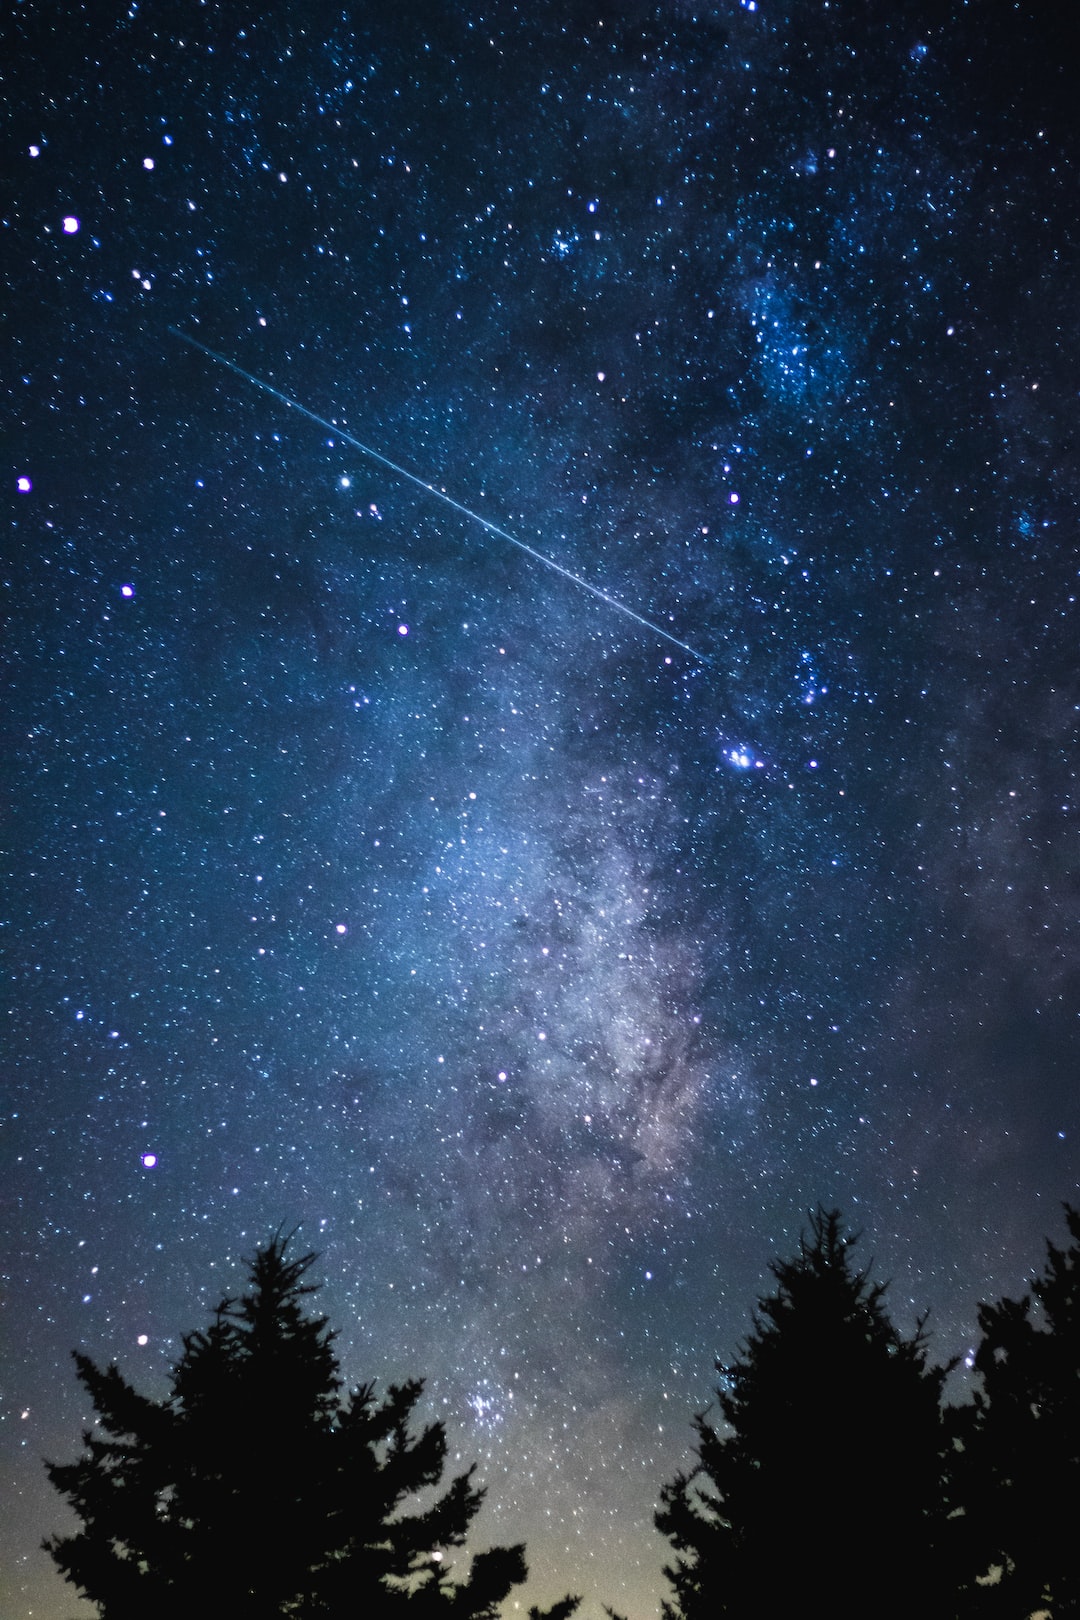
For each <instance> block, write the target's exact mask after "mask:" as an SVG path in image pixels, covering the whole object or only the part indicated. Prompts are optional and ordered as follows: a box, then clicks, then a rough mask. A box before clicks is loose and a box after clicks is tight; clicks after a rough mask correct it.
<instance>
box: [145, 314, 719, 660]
mask: <svg viewBox="0 0 1080 1620" xmlns="http://www.w3.org/2000/svg"><path fill="white" fill-rule="evenodd" d="M168 331H169V333H170V334H171V336H172V337H174V338H179V339H180V342H181V343H187V344H189V345H190V347H191V348H193V349H199V350H200V351H201V352H202V353H203V354H205V355H207V356H208V357H209V358H210V359H211V360H214V361H216V362H217V364H218V365H219V366H224V367H225V368H226V370H228V371H232V372H235V373H236V375H237V376H238V377H243V379H244V381H245V382H249V383H251V385H252V387H254V388H261V389H262V391H263V393H264V394H272V395H273V397H274V398H275V399H277V400H280V401H281V403H282V404H283V405H288V406H289V408H290V409H291V410H294V411H299V412H300V415H301V416H306V417H307V418H308V421H309V422H315V423H317V424H318V426H319V427H321V428H326V429H328V431H329V432H331V433H333V434H336V436H337V437H338V438H339V439H344V440H345V442H346V444H351V445H353V446H354V447H355V448H356V449H357V450H361V451H363V453H364V455H365V456H370V457H371V459H372V461H377V462H379V463H380V465H381V466H383V467H388V468H389V469H390V471H391V472H392V473H396V474H397V476H398V477H399V478H407V479H408V481H409V483H410V484H415V485H416V487H417V488H418V489H422V490H424V491H425V493H426V494H428V495H434V496H435V499H436V500H439V501H442V502H443V503H444V504H445V505H446V506H450V507H452V508H453V510H454V511H455V512H460V514H461V516H462V517H467V518H471V519H472V520H473V522H474V523H479V525H480V527H481V528H482V529H486V530H487V532H488V534H495V535H498V537H499V539H500V540H507V541H509V543H510V545H512V546H516V547H517V548H518V550H519V551H523V552H525V554H526V556H528V557H531V558H532V559H533V561H534V562H538V563H543V565H544V567H545V568H550V569H552V570H553V572H554V573H556V574H561V575H562V577H563V579H568V580H570V582H571V584H573V585H578V586H580V588H581V589H582V590H583V591H588V593H589V595H590V596H595V597H596V598H597V599H598V601H601V602H606V603H607V605H608V607H612V608H616V609H617V610H618V612H620V613H625V615H626V617H627V618H628V619H633V620H634V623H635V624H640V625H643V626H644V628H645V629H646V630H651V631H652V633H653V635H655V636H662V637H663V639H664V640H665V641H670V642H671V644H672V646H673V647H678V648H679V649H680V650H681V651H682V652H684V653H689V654H690V657H691V658H693V659H696V661H697V662H698V663H699V664H711V663H712V659H711V658H709V657H707V656H706V654H705V653H700V652H698V651H697V650H696V649H695V648H693V647H691V646H689V645H688V643H687V642H685V641H680V640H679V638H678V636H673V635H672V634H671V633H670V632H669V631H667V630H665V629H663V628H662V626H661V625H658V624H654V622H653V621H652V619H647V618H646V617H645V615H644V614H642V613H638V612H636V611H635V609H634V608H632V607H627V605H626V603H625V602H620V601H619V600H618V598H617V597H615V596H609V595H608V593H607V591H602V590H601V589H600V587H599V586H598V585H590V584H589V582H588V580H587V579H582V577H581V575H580V574H574V573H571V571H570V569H569V568H564V567H563V565H562V563H559V562H556V561H555V559H554V557H548V556H546V555H545V554H544V552H542V551H537V550H536V548H535V547H534V546H530V545H526V543H525V541H524V540H519V539H518V538H517V536H516V535H514V534H510V533H508V531H507V530H506V529H500V528H499V525H498V524H497V523H489V522H488V520H487V518H484V517H481V516H480V514H479V512H474V511H473V510H472V508H471V507H468V506H463V505H462V504H461V502H460V501H455V500H454V499H453V497H452V496H450V495H447V494H446V493H445V491H443V490H441V489H436V488H435V485H434V484H429V483H427V481H426V480H425V479H423V478H418V477H417V475H416V473H411V472H410V471H409V469H408V468H407V467H401V466H399V465H398V463H397V462H396V461H391V460H390V458H389V456H384V455H382V454H380V452H379V451H378V450H373V449H372V448H371V446H370V444H364V443H363V442H362V441H361V440H360V439H358V438H356V437H355V436H354V435H353V434H352V433H346V431H345V429H344V428H341V427H338V425H337V424H336V423H335V422H329V421H327V419H326V417H325V416H318V415H317V414H316V413H315V412H314V411H309V410H308V408H307V406H306V405H301V403H300V401H299V400H297V399H291V398H290V396H289V395H288V394H283V393H282V392H281V389H280V388H275V387H274V386H273V384H272V383H268V382H264V381H263V380H262V378H261V377H256V376H255V375H254V374H253V373H252V372H250V371H245V370H244V368H243V366H238V365H237V364H236V361H235V360H228V359H226V357H225V356H224V355H223V354H218V352H217V350H216V349H211V348H209V347H208V346H207V345H206V344H205V343H200V342H199V340H198V338H193V337H190V336H189V335H188V333H187V332H181V331H180V329H179V327H176V326H170V327H169V328H168Z"/></svg>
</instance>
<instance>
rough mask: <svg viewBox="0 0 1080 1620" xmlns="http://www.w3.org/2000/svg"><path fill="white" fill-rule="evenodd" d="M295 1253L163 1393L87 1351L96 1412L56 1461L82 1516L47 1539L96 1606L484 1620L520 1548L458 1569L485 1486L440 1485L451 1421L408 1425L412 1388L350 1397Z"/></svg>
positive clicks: (113, 1612)
mask: <svg viewBox="0 0 1080 1620" xmlns="http://www.w3.org/2000/svg"><path fill="white" fill-rule="evenodd" d="M287 1250H288V1240H287V1239H282V1238H280V1237H278V1238H275V1239H274V1240H273V1241H272V1242H271V1243H270V1244H269V1245H268V1246H267V1247H266V1248H264V1249H260V1250H259V1252H258V1253H257V1254H256V1256H255V1259H254V1261H253V1262H252V1264H251V1273H250V1274H251V1287H250V1291H249V1292H248V1293H246V1294H244V1295H243V1297H242V1298H240V1299H239V1300H236V1301H234V1300H225V1301H223V1302H222V1304H221V1305H220V1306H219V1307H218V1310H217V1312H216V1314H215V1317H214V1320H213V1322H212V1323H211V1325H210V1326H209V1328H207V1329H206V1330H205V1331H204V1332H197V1333H192V1334H190V1335H188V1336H187V1337H186V1338H185V1339H184V1341H183V1354H182V1355H181V1357H180V1359H179V1361H178V1363H177V1365H176V1366H175V1368H174V1369H173V1373H172V1387H171V1391H170V1394H169V1395H168V1397H167V1398H166V1399H165V1400H163V1401H154V1400H150V1399H148V1398H147V1397H145V1396H143V1395H140V1394H139V1393H138V1392H137V1391H136V1390H135V1389H134V1388H133V1387H132V1386H131V1385H130V1384H129V1383H128V1382H127V1381H126V1379H124V1378H123V1377H122V1375H121V1374H120V1372H119V1371H118V1369H117V1368H116V1367H115V1366H109V1367H107V1368H105V1369H102V1368H101V1367H99V1366H97V1365H96V1364H95V1363H94V1362H93V1361H91V1360H90V1359H89V1357H87V1356H83V1355H79V1354H76V1356H75V1361H76V1366H77V1369H78V1375H79V1378H80V1380H81V1382H82V1384H83V1385H84V1387H85V1389H86V1391H87V1393H88V1394H89V1396H90V1398H91V1400H92V1402H93V1405H94V1409H95V1411H96V1413H97V1424H96V1427H95V1429H94V1430H93V1431H90V1432H88V1433H86V1434H85V1435H84V1437H83V1438H84V1444H85V1448H86V1449H85V1451H84V1454H83V1456H82V1457H81V1458H80V1459H79V1460H78V1461H77V1462H74V1463H66V1464H58V1463H50V1464H48V1465H47V1467H48V1473H49V1477H50V1479H51V1481H52V1483H53V1484H54V1485H55V1486H56V1487H57V1489H58V1490H59V1491H60V1492H61V1493H62V1494H63V1495H64V1496H65V1497H66V1498H67V1499H68V1501H69V1502H70V1504H71V1506H72V1507H73V1508H74V1510H75V1513H76V1515H77V1516H78V1518H79V1520H80V1521H81V1525H80V1528H79V1529H78V1530H77V1531H76V1532H75V1533H74V1534H73V1535H68V1536H54V1537H52V1538H51V1539H50V1540H49V1541H47V1542H46V1543H45V1546H46V1549H47V1550H48V1551H49V1552H50V1553H51V1555H52V1557H53V1559H54V1560H55V1562H56V1564H57V1565H58V1566H59V1568H60V1570H61V1571H62V1572H63V1574H64V1576H65V1577H66V1578H67V1579H68V1580H69V1581H71V1582H72V1583H73V1584H74V1585H75V1586H76V1587H77V1588H78V1589H79V1591H80V1592H81V1593H83V1595H84V1596H86V1597H88V1598H89V1599H90V1600H91V1602H93V1603H95V1604H96V1605H97V1608H98V1612H99V1614H100V1616H101V1617H102V1620H136V1617H138V1620H146V1617H147V1616H153V1617H154V1620H192V1617H193V1616H195V1615H198V1614H205V1615H211V1616H217V1615H221V1616H222V1617H224V1616H228V1617H229V1620H272V1617H286V1616H287V1617H295V1620H337V1617H339V1616H345V1615H349V1616H353V1615H358V1614H362V1615H364V1616H365V1617H367V1616H371V1617H372V1620H382V1617H384V1616H385V1617H387V1620H392V1617H393V1616H395V1615H398V1614H404V1613H405V1612H406V1611H407V1613H408V1614H409V1616H410V1617H415V1620H439V1617H445V1620H490V1617H492V1616H494V1615H495V1613H496V1611H497V1608H498V1605H499V1604H500V1603H501V1602H502V1600H503V1599H504V1598H505V1597H506V1596H507V1594H508V1593H509V1592H510V1591H511V1590H512V1588H513V1587H514V1586H516V1585H517V1584H519V1583H520V1582H521V1581H523V1580H524V1579H525V1574H526V1568H525V1557H524V1548H523V1547H520V1546H519V1547H494V1548H491V1549H489V1550H488V1551H486V1552H482V1553H480V1554H478V1555H477V1556H476V1557H475V1558H474V1559H473V1560H472V1565H471V1569H470V1572H469V1576H468V1578H467V1580H465V1581H462V1582H457V1581H454V1580H452V1579H451V1575H450V1567H451V1566H450V1560H449V1558H448V1556H447V1554H448V1553H449V1552H450V1551H451V1550H452V1549H454V1548H457V1547H461V1546H462V1545H463V1544H464V1542H465V1539H466V1534H467V1532H468V1529H469V1526H470V1523H471V1521H472V1519H473V1518H474V1516H475V1514H476V1512H477V1510H478V1508H479V1506H480V1502H481V1499H482V1496H483V1493H482V1491H480V1490H478V1489H477V1488H476V1486H475V1485H474V1484H473V1479H472V1470H469V1471H468V1472H467V1473H463V1474H459V1475H458V1476H457V1477H456V1478H455V1479H453V1480H452V1481H451V1482H450V1484H449V1486H447V1487H446V1488H445V1489H443V1490H442V1491H441V1494H435V1495H434V1496H432V1492H433V1491H434V1490H435V1489H436V1487H439V1486H440V1483H441V1481H442V1475H443V1470H444V1465H445V1461H446V1435H445V1431H444V1429H443V1427H442V1425H441V1424H439V1423H434V1424H431V1425H429V1426H428V1427H427V1428H424V1429H422V1430H421V1431H420V1432H419V1433H413V1432H412V1429H411V1422H412V1417H413V1412H414V1408H415V1406H416V1403H417V1401H418V1400H419V1398H420V1394H421V1389H422V1386H421V1384H420V1383H419V1382H415V1381H414V1382H408V1383H404V1384H396V1385H391V1386H390V1387H389V1389H388V1391H387V1394H386V1395H385V1397H384V1398H382V1399H381V1400H380V1399H377V1398H376V1396H375V1393H374V1389H373V1387H372V1386H371V1385H370V1384H369V1385H365V1386H363V1387H361V1388H359V1389H357V1390H355V1391H354V1392H353V1393H352V1394H351V1395H348V1396H347V1397H343V1395H342V1381H341V1377H340V1372H339V1368H338V1363H337V1360H336V1357H335V1355H334V1350H333V1337H334V1336H333V1334H332V1333H331V1332H330V1331H329V1328H328V1326H327V1321H326V1318H325V1317H321V1316H313V1315H310V1314H308V1313H307V1311H306V1310H305V1306H304V1296H305V1295H307V1294H309V1293H310V1292H311V1291H312V1290H311V1288H310V1286H308V1285H307V1284H305V1282H304V1280H303V1279H304V1277H305V1276H306V1274H307V1272H308V1270H309V1268H310V1266H311V1264H312V1262H313V1259H314V1256H312V1255H304V1256H302V1257H299V1258H296V1259H292V1258H290V1257H289V1254H288V1252H287ZM418 1493H424V1498H423V1499H424V1503H425V1505H423V1506H421V1505H419V1504H418V1502H417V1500H416V1499H417V1495H418Z"/></svg>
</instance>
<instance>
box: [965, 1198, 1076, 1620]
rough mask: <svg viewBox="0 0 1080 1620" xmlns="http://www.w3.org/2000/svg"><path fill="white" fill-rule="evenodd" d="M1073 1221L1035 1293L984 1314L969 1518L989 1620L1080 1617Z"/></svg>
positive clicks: (968, 1457) (978, 1595) (968, 1450)
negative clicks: (1067, 1238) (1043, 1614)
mask: <svg viewBox="0 0 1080 1620" xmlns="http://www.w3.org/2000/svg"><path fill="white" fill-rule="evenodd" d="M1065 1218H1066V1222H1067V1224H1068V1230H1069V1236H1070V1238H1071V1240H1072V1241H1071V1243H1070V1244H1069V1246H1068V1247H1067V1248H1065V1249H1059V1248H1056V1247H1055V1245H1054V1244H1052V1243H1049V1242H1048V1243H1047V1246H1046V1247H1047V1261H1046V1268H1045V1270H1044V1271H1043V1273H1042V1275H1041V1276H1039V1277H1037V1278H1036V1279H1035V1281H1034V1282H1033V1283H1032V1285H1031V1292H1030V1293H1029V1294H1026V1295H1025V1296H1024V1297H1023V1298H1022V1299H1019V1300H1015V1299H1002V1300H999V1301H998V1302H997V1303H996V1304H993V1305H985V1304H984V1305H980V1306H979V1327H980V1330H981V1334H982V1337H981V1340H980V1343H979V1346H978V1349H977V1351H976V1355H975V1367H976V1370H977V1371H978V1373H979V1375H980V1379H981V1382H982V1389H981V1391H980V1392H979V1393H978V1394H977V1395H976V1397H975V1403H974V1407H973V1408H972V1409H969V1411H970V1422H969V1425H968V1429H967V1433H966V1435H965V1439H964V1452H963V1460H964V1463H965V1464H966V1468H965V1491H964V1508H965V1519H966V1520H967V1521H968V1524H969V1525H970V1529H971V1539H972V1549H973V1568H974V1570H975V1571H976V1572H977V1574H978V1575H979V1576H981V1577H982V1578H983V1582H985V1584H978V1585H973V1587H972V1590H971V1596H972V1599H973V1601H972V1604H971V1612H972V1613H974V1614H984V1615H986V1616H988V1617H989V1616H1002V1617H1006V1616H1007V1617H1013V1616H1015V1617H1016V1620H1026V1617H1027V1616H1028V1615H1031V1614H1034V1613H1035V1612H1036V1611H1040V1612H1048V1613H1050V1614H1051V1615H1053V1616H1054V1617H1055V1620H1056V1617H1057V1616H1063V1615H1076V1614H1080V1533H1078V1525H1077V1503H1078V1501H1080V1210H1076V1209H1073V1208H1071V1207H1069V1206H1068V1205H1066V1207H1065ZM987 1577H991V1578H990V1579H989V1580H987Z"/></svg>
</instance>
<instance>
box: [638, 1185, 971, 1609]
mask: <svg viewBox="0 0 1080 1620" xmlns="http://www.w3.org/2000/svg"><path fill="white" fill-rule="evenodd" d="M854 1241H855V1239H854V1238H853V1237H850V1236H846V1235H845V1234H844V1231H843V1229H842V1225H841V1220H840V1216H839V1214H838V1213H837V1212H836V1211H830V1212H824V1211H821V1210H819V1211H818V1212H817V1213H816V1214H815V1215H814V1216H813V1217H812V1218H811V1224H810V1233H809V1236H807V1235H806V1234H804V1235H803V1237H802V1238H801V1240H800V1244H799V1252H798V1254H797V1255H796V1256H795V1258H794V1259H791V1260H782V1261H777V1262H774V1264H773V1265H772V1268H771V1269H772V1272H773V1275H774V1277H775V1279H776V1282H777V1288H776V1291H775V1293H772V1294H770V1295H768V1296H767V1297H765V1298H762V1299H760V1300H759V1302H758V1310H757V1314H756V1315H755V1317H754V1323H753V1331H752V1332H751V1334H750V1336H749V1338H748V1339H747V1341H746V1343H745V1345H744V1346H743V1348H742V1351H741V1354H740V1356H739V1358H738V1359H737V1360H736V1361H735V1362H733V1363H732V1364H731V1365H730V1366H725V1365H723V1364H718V1369H717V1370H718V1371H719V1372H720V1374H721V1383H720V1387H719V1388H718V1390H717V1401H718V1404H719V1408H720V1412H721V1414H722V1416H723V1418H724V1420H725V1426H724V1428H723V1429H717V1428H714V1427H713V1424H712V1423H711V1422H710V1421H709V1414H708V1413H701V1414H699V1415H698V1416H697V1417H696V1418H695V1420H694V1427H695V1430H696V1435H697V1444H696V1452H697V1458H698V1461H697V1466H696V1467H695V1468H694V1470H693V1471H692V1472H691V1473H690V1474H683V1475H680V1476H678V1477H677V1478H676V1479H675V1480H674V1481H672V1482H671V1484H669V1485H667V1486H666V1487H665V1488H664V1490H663V1492H662V1495H661V1506H660V1511H659V1512H658V1514H657V1516H656V1522H657V1526H658V1528H659V1529H660V1530H661V1531H662V1532H663V1533H664V1534H665V1535H666V1536H667V1537H668V1538H669V1540H670V1541H671V1543H672V1545H673V1547H674V1549H675V1553H676V1557H675V1560H674V1562H673V1563H672V1564H671V1565H670V1566H669V1567H667V1568H666V1569H665V1574H666V1575H667V1576H668V1579H669V1580H670V1581H671V1584H672V1587H673V1589H674V1599H673V1601H672V1602H670V1603H666V1604H665V1605H664V1614H665V1620H706V1617H708V1620H719V1617H722V1616H726V1615H733V1616H735V1615H737V1616H740V1617H748V1620H749V1617H751V1616H760V1615H777V1616H788V1615H792V1616H794V1615H797V1614H827V1615H831V1616H834V1617H848V1616H856V1615H859V1616H862V1615H866V1616H875V1617H883V1616H896V1617H897V1620H899V1617H900V1616H903V1617H904V1620H910V1617H911V1616H913V1615H919V1616H920V1617H932V1616H938V1615H940V1616H946V1615H948V1616H950V1617H951V1616H952V1615H953V1613H954V1607H953V1605H952V1604H951V1602H950V1601H949V1579H948V1575H947V1571H946V1569H945V1556H944V1551H943V1546H942V1540H943V1533H944V1528H945V1525H944V1521H945V1508H944V1505H943V1497H942V1468H943V1457H944V1450H945V1432H944V1425H943V1421H942V1416H941V1407H940V1397H941V1390H942V1384H943V1382H944V1379H945V1376H946V1373H947V1370H948V1369H945V1368H936V1367H931V1366H928V1364H927V1360H926V1343H925V1335H924V1333H923V1328H922V1324H921V1323H920V1324H919V1326H918V1328H917V1330H916V1332H915V1334H914V1336H913V1337H912V1338H910V1339H907V1338H904V1337H902V1336H901V1334H900V1333H898V1332H897V1330H896V1329H895V1328H894V1327H893V1325H892V1323H891V1322H890V1320H889V1317H888V1315H887V1313H886V1310H885V1306H884V1302H883V1294H884V1287H883V1286H882V1285H880V1284H877V1283H871V1282H870V1281H869V1280H868V1276H867V1273H866V1272H865V1271H857V1270H855V1269H854V1268H853V1265H852V1261H851V1257H850V1249H851V1246H852V1244H853V1242H854Z"/></svg>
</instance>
